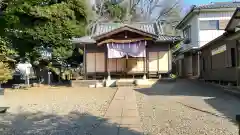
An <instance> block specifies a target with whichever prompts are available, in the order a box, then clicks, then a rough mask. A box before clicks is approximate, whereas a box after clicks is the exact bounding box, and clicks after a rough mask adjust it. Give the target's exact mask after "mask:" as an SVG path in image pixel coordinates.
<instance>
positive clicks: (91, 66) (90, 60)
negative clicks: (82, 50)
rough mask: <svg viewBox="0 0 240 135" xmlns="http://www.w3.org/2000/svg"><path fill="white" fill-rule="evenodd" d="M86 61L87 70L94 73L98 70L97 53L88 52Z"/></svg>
mask: <svg viewBox="0 0 240 135" xmlns="http://www.w3.org/2000/svg"><path fill="white" fill-rule="evenodd" d="M86 57H87V58H86V59H87V61H86V63H87V72H88V73H93V72H96V71H95V68H96V59H95V58H96V57H95V53H87V55H86Z"/></svg>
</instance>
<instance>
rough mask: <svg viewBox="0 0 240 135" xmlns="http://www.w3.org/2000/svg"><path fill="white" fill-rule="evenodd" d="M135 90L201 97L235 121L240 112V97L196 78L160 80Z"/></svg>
mask: <svg viewBox="0 0 240 135" xmlns="http://www.w3.org/2000/svg"><path fill="white" fill-rule="evenodd" d="M135 90H136V91H138V92H140V93H143V94H145V95H149V96H156V95H161V96H183V97H184V96H190V97H194V96H195V97H200V98H201V99H202V100H203V101H204V102H205V103H207V104H208V105H210V106H211V107H212V108H214V109H215V110H217V111H218V112H220V113H221V114H222V115H224V117H227V118H228V119H230V120H231V121H232V122H234V123H235V116H236V115H237V114H240V106H239V105H240V99H239V98H237V97H235V96H232V95H230V94H228V93H226V92H225V91H224V90H223V89H222V88H219V87H216V86H212V85H210V84H205V83H203V82H199V81H195V80H184V79H179V80H177V81H176V82H158V83H156V84H155V85H153V86H152V87H150V88H140V89H135ZM188 102H189V103H191V102H193V101H188ZM200 109H201V108H200Z"/></svg>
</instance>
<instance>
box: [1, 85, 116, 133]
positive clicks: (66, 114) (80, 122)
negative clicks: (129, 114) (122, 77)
mask: <svg viewBox="0 0 240 135" xmlns="http://www.w3.org/2000/svg"><path fill="white" fill-rule="evenodd" d="M115 92H116V89H114V88H99V89H98V88H93V89H90V88H68V87H61V88H48V87H46V88H31V89H29V90H19V91H15V90H6V92H5V99H6V102H7V104H8V106H10V109H9V110H8V112H7V114H1V115H0V134H1V135H5V134H8V135H84V134H87V133H88V131H90V130H91V129H92V128H94V126H96V125H97V124H98V123H99V122H101V121H103V115H104V113H105V112H106V110H107V108H108V106H109V103H110V102H111V100H112V98H113V97H114V94H115ZM111 126H114V125H111ZM109 128H111V127H109Z"/></svg>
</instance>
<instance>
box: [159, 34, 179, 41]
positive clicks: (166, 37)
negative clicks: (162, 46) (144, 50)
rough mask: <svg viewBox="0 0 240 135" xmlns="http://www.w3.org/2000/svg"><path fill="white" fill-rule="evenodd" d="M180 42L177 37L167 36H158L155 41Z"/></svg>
mask: <svg viewBox="0 0 240 135" xmlns="http://www.w3.org/2000/svg"><path fill="white" fill-rule="evenodd" d="M180 40H182V38H181V37H179V36H167V35H159V36H158V39H157V41H180Z"/></svg>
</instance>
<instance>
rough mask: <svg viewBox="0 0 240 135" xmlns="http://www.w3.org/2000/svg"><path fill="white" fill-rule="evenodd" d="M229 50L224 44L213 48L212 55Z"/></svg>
mask: <svg viewBox="0 0 240 135" xmlns="http://www.w3.org/2000/svg"><path fill="white" fill-rule="evenodd" d="M226 50H227V47H226V45H222V46H220V47H218V48H215V49H213V50H212V55H216V54H219V53H222V52H225V51H226Z"/></svg>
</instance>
